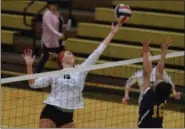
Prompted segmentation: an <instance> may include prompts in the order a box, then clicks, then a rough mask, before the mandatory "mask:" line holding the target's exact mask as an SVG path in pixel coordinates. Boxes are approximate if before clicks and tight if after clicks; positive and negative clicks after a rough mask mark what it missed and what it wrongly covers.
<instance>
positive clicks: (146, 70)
mask: <svg viewBox="0 0 185 129" xmlns="http://www.w3.org/2000/svg"><path fill="white" fill-rule="evenodd" d="M143 75H144V77H147V78H149V76H150V69H149V61H148V52H144V53H143Z"/></svg>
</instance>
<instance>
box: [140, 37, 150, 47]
mask: <svg viewBox="0 0 185 129" xmlns="http://www.w3.org/2000/svg"><path fill="white" fill-rule="evenodd" d="M151 40H152V38H151V37H147V38H146V39H145V40H144V41H142V42H141V43H142V45H145V44H147V45H149V44H150V42H151Z"/></svg>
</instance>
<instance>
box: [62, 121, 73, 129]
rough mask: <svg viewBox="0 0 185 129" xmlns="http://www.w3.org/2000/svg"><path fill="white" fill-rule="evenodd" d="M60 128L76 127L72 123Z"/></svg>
mask: <svg viewBox="0 0 185 129" xmlns="http://www.w3.org/2000/svg"><path fill="white" fill-rule="evenodd" d="M60 128H75V126H74V123H73V122H71V123H68V124H65V125H62V126H61V127H60Z"/></svg>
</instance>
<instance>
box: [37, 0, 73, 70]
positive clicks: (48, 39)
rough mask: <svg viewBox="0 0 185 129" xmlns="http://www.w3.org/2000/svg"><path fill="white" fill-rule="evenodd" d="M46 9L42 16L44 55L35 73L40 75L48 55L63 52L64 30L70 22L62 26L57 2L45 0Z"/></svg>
mask: <svg viewBox="0 0 185 129" xmlns="http://www.w3.org/2000/svg"><path fill="white" fill-rule="evenodd" d="M47 4H48V8H47V9H46V11H45V12H44V15H43V23H42V28H43V31H42V39H41V44H42V46H43V52H44V55H43V56H42V58H41V60H40V62H39V64H38V66H37V71H36V72H37V73H40V72H41V71H42V69H43V68H44V66H45V64H46V62H47V61H48V59H49V55H50V53H56V54H58V53H59V52H61V51H63V50H64V42H63V40H64V38H65V37H64V34H63V31H64V28H67V29H69V28H70V22H69V21H68V24H67V25H64V20H63V18H62V17H61V16H60V13H59V11H58V9H57V0H47Z"/></svg>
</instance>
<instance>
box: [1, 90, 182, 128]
mask: <svg viewBox="0 0 185 129" xmlns="http://www.w3.org/2000/svg"><path fill="white" fill-rule="evenodd" d="M46 96H47V93H45V92H38V91H31V90H24V89H16V88H8V87H1V97H2V122H1V123H2V127H4V128H5V127H22V128H38V124H39V115H40V112H41V110H42V108H43V107H44V104H42V102H43V100H44V98H45V97H46ZM107 97H110V96H107ZM137 114H138V106H136V105H123V104H121V103H116V102H110V101H104V100H96V99H90V98H85V106H84V109H80V110H78V111H76V112H75V117H74V120H75V124H76V127H79V128H80V127H86V128H87V127H91V128H93V127H100V128H101V127H102V128H103V127H107V128H108V127H109V128H113V127H115V128H134V127H137V126H136V125H137V118H138V115H137ZM164 127H166V128H180V127H181V128H182V127H184V113H181V112H175V111H165V120H164Z"/></svg>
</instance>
